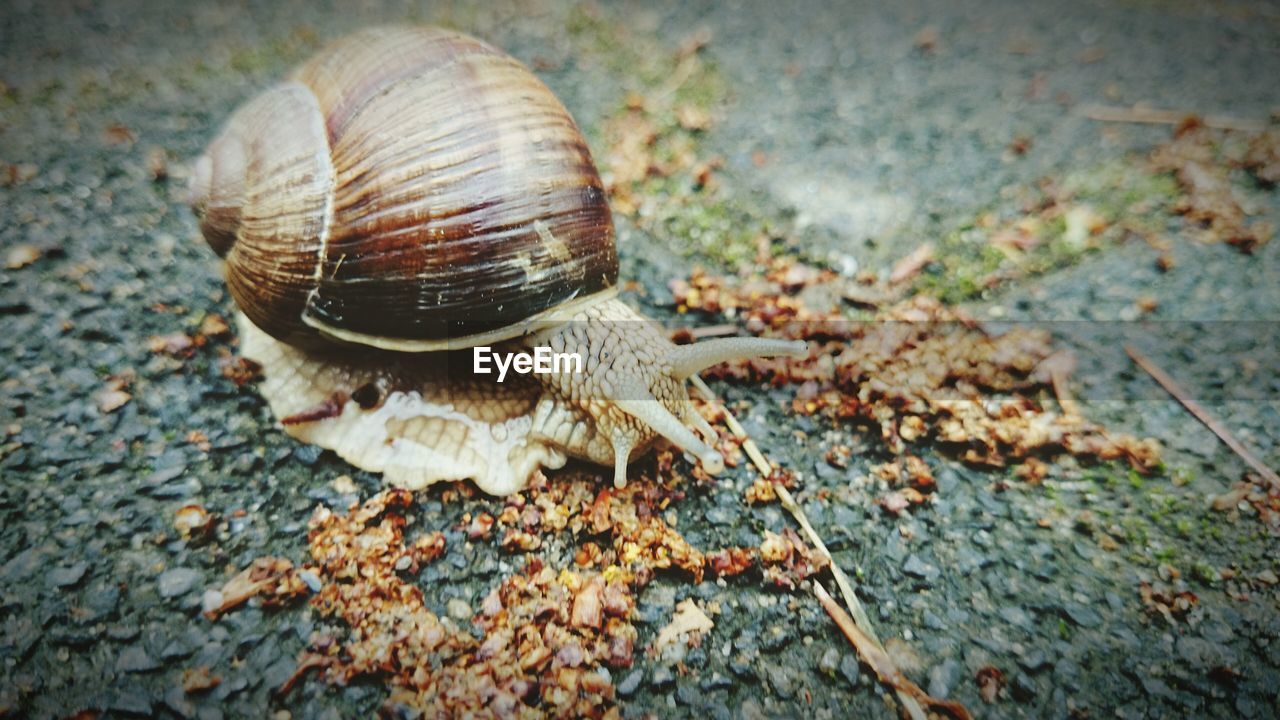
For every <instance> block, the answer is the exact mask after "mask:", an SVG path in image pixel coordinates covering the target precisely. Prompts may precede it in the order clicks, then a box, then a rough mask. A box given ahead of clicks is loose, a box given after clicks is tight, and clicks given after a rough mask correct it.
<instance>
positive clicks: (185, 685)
mask: <svg viewBox="0 0 1280 720" xmlns="http://www.w3.org/2000/svg"><path fill="white" fill-rule="evenodd" d="M221 683H222V678H220V677H218V676H217V675H214V674H213V673H211V672H210V671H209V668H208V667H206V666H204V665H201V666H199V667H193V668H187V669H186V670H183V671H182V691H183V692H185V693H187V694H188V695H190V694H192V693H198V692H205V691H207V690H212V689H214V688H216V687H218V685H219V684H221Z"/></svg>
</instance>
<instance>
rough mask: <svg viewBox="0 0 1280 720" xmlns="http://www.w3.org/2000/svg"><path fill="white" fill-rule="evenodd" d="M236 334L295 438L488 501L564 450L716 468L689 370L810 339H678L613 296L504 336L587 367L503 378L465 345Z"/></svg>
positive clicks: (390, 475)
mask: <svg viewBox="0 0 1280 720" xmlns="http://www.w3.org/2000/svg"><path fill="white" fill-rule="evenodd" d="M239 329H240V338H241V354H242V355H244V356H245V357H247V358H249V359H251V360H254V361H256V362H258V363H259V364H261V365H262V367H263V376H264V379H263V381H262V384H261V386H260V390H261V392H262V394H263V397H265V398H266V399H267V402H268V404H270V406H271V410H272V412H273V413H274V414H275V415H276V416H277V417H279V418H283V419H286V423H285V425H284V427H285V431H286V432H288V433H289V434H291V435H293V436H294V437H296V438H298V439H300V440H303V441H305V442H310V443H314V444H316V445H319V446H321V447H324V448H327V449H330V450H333V451H334V452H336V453H337V454H338V455H339V456H340V457H342V458H344V459H346V460H347V461H348V462H350V463H351V464H353V465H356V466H357V467H361V468H364V469H366V470H371V471H374V472H381V473H384V477H385V479H386V480H387V481H388V482H390V483H392V484H394V485H397V486H400V487H406V488H409V489H414V490H416V489H420V488H423V487H426V486H428V485H430V484H432V483H435V482H439V481H444V480H462V479H467V478H470V479H472V480H473V481H474V482H475V484H476V486H477V487H479V488H480V489H481V490H483V491H485V492H487V493H490V494H492V495H507V494H510V493H514V492H518V491H520V490H522V489H524V488H525V487H526V486H527V485H528V483H529V480H530V479H531V478H532V477H533V476H534V475H535V474H536V472H537V471H538V470H539V468H544V467H545V468H551V469H554V468H559V467H561V466H563V465H564V463H565V461H566V456H572V457H577V458H581V459H584V460H589V461H591V462H595V463H599V464H601V465H613V466H614V484H615V486H617V487H622V486H623V485H625V483H626V478H627V463H628V462H629V461H630V460H631V459H632V458H634V457H636V456H638V455H639V454H641V453H643V452H644V451H646V450H647V449H648V448H650V447H651V446H652V445H653V443H654V441H655V440H659V439H660V438H665V439H666V441H668V442H671V443H672V444H674V445H675V446H677V447H679V448H680V449H682V450H684V451H686V452H688V453H690V454H692V455H694V456H695V457H696V458H697V459H698V461H699V462H700V463H701V464H702V466H703V468H704V469H705V470H707V471H708V472H710V473H712V474H715V473H718V472H720V470H722V469H723V467H724V461H723V459H722V458H721V456H720V454H719V453H718V452H716V451H715V450H714V449H713V448H712V447H711V446H709V445H708V444H707V443H706V442H704V440H703V439H702V438H699V437H698V436H697V434H695V432H694V431H693V430H690V429H689V428H690V426H692V427H693V428H696V430H697V431H698V432H700V433H701V434H702V436H703V437H704V438H706V439H708V440H713V439H714V438H715V437H716V435H715V432H714V430H712V428H711V427H710V426H709V425H708V424H707V422H706V421H705V420H704V419H703V418H702V417H701V416H700V415H699V414H698V412H697V410H696V409H695V408H694V407H693V404H692V403H691V402H690V400H689V395H688V390H687V388H686V385H685V378H686V377H688V375H689V374H692V373H693V372H696V370H697V369H701V368H702V367H706V366H708V365H712V364H715V363H717V362H720V361H722V360H724V359H725V358H726V357H734V356H740V355H748V356H761V355H798V354H803V353H804V352H805V351H806V349H805V345H804V343H797V342H791V341H784V340H763V339H758V338H741V339H737V340H724V341H711V342H704V343H698V344H697V345H688V346H675V345H672V344H671V343H670V341H668V340H667V339H666V338H665V337H664V336H663V334H662V333H661V331H660V330H659V329H658V328H657V327H655V326H654V325H653V324H652V323H650V322H649V321H647V320H645V319H644V318H643V317H642V316H640V315H639V314H637V313H636V312H635V311H634V310H632V309H631V308H630V307H628V306H627V305H625V304H623V303H621V302H619V301H617V300H610V301H607V302H603V303H600V304H598V305H596V306H595V307H592V308H590V309H587V310H584V311H582V312H581V313H579V314H577V315H576V316H574V317H573V318H572V319H571V320H570V321H569V322H566V323H564V324H562V325H559V326H557V327H554V328H550V329H548V330H545V331H542V332H539V333H536V334H534V335H530V336H527V337H525V338H523V339H521V340H512V341H508V343H507V344H508V346H510V349H518V347H519V346H525V347H532V346H537V345H542V346H545V347H550V348H552V350H553V351H555V352H569V353H575V354H579V355H581V356H582V357H583V359H584V369H583V370H584V371H583V372H582V373H580V374H575V373H569V372H564V373H558V374H556V373H548V374H540V375H527V376H526V375H515V374H512V375H509V376H508V377H507V380H506V381H505V382H503V383H496V382H494V381H493V380H492V378H491V376H476V375H473V374H472V373H471V357H470V354H469V353H416V354H410V353H401V352H393V351H381V350H368V349H358V350H353V349H343V348H336V349H326V350H304V349H300V348H295V347H291V346H289V345H287V344H285V343H282V342H280V341H278V340H276V339H274V338H272V337H271V336H270V335H267V334H266V333H265V332H263V331H262V330H260V329H258V328H257V327H255V326H254V325H253V324H252V323H251V322H250V321H249V320H248V319H247V318H246V317H245V316H244V315H243V314H241V315H240V317H239ZM681 365H683V366H684V367H683V368H682V367H680V366H681ZM374 387H376V388H380V391H379V393H378V396H377V398H376V400H373V401H368V400H366V401H365V403H364V405H362V403H361V402H360V400H358V399H357V398H360V397H361V395H362V393H363V392H364V391H365V390H367V389H368V388H374ZM365 405H368V407H366V406H365ZM322 407H329V408H331V410H330V411H329V412H327V413H325V415H326V416H325V417H323V418H320V419H316V420H311V421H304V422H288V419H289V418H291V417H298V416H305V415H307V414H308V413H311V412H312V411H314V410H315V409H316V408H322ZM659 428H662V429H663V430H666V432H661V431H660V430H659Z"/></svg>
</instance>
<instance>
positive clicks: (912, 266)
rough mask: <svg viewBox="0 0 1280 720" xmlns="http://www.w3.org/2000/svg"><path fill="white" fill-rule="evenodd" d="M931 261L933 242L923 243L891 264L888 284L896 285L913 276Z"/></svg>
mask: <svg viewBox="0 0 1280 720" xmlns="http://www.w3.org/2000/svg"><path fill="white" fill-rule="evenodd" d="M931 262H933V243H923V244H922V245H920V246H919V247H917V248H916V249H915V250H912V251H911V252H910V253H908V254H907V255H906V257H903V258H902V259H901V260H899V261H898V262H897V264H895V265H894V266H893V271H892V272H890V273H889V284H890V285H898V284H900V283H903V282H906V281H907V280H910V279H911V278H914V277H915V276H916V275H919V274H920V271H921V270H923V269H924V268H925V266H926V265H928V264H929V263H931Z"/></svg>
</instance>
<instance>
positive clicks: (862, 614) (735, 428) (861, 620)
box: [691, 375, 967, 720]
mask: <svg viewBox="0 0 1280 720" xmlns="http://www.w3.org/2000/svg"><path fill="white" fill-rule="evenodd" d="M691 382H692V384H693V386H694V387H695V388H696V389H697V390H698V392H699V393H701V394H702V397H703V399H705V400H706V401H707V402H708V403H711V404H712V405H714V406H716V407H718V408H719V409H721V410H723V411H724V421H725V425H727V426H728V427H729V431H730V432H732V433H733V434H734V437H737V438H738V439H739V440H741V441H742V449H743V450H745V451H746V453H747V457H749V458H751V462H752V463H753V464H755V466H756V470H758V471H759V472H760V474H761V476H762V477H765V478H767V477H769V476H770V475H772V474H773V465H772V463H770V462H769V459H768V458H766V457H765V456H764V453H763V452H761V451H760V447H759V446H758V445H756V442H755V440H752V439H751V436H750V435H748V434H747V431H746V428H744V427H742V423H740V422H738V418H736V417H735V416H734V415H733V413H731V412H729V409H728V408H726V407H724V406H723V404H722V403H721V402H720V400H719V398H717V397H716V394H715V393H714V392H712V390H711V388H710V387H708V386H707V384H706V383H705V382H704V381H703V380H702V378H700V377H698V376H697V375H694V376H693V377H692V378H691ZM774 489H775V490H776V491H777V493H778V497H779V498H780V499H781V500H782V506H783V507H784V508H786V509H787V512H789V513H791V516H792V517H794V518H795V520H796V522H797V523H799V524H800V527H801V529H803V530H804V533H805V535H806V536H807V537H808V538H809V542H811V543H813V545H814V547H816V548H817V549H818V552H819V553H821V554H822V557H823V558H825V559H826V560H827V562H828V563H829V564H830V567H831V574H832V576H834V577H835V580H836V585H837V586H839V588H840V594H841V595H842V596H843V597H844V601H845V603H846V604H847V605H848V606H849V609H850V611H852V612H853V616H854V618H856V620H855V619H854V618H849V615H848V614H847V613H845V612H844V610H842V609H841V608H840V607H839V606H838V605H835V604H834V601H832V606H833V607H835V609H836V610H838V611H839V612H840V614H841V615H842V616H844V617H845V618H846V619H848V620H849V623H850V624H856V629H857V631H858V632H859V633H860V634H861V635H862V636H864V637H866V638H867V639H868V641H869V642H868V643H866V644H865V645H866V647H870V648H874V649H875V650H876V651H877V652H879V653H880V654H884V646H882V645H881V644H880V638H879V637H878V636H877V635H876V632H875V629H874V628H873V627H872V626H871V619H870V618H868V617H867V611H866V610H865V609H863V607H862V603H861V601H859V600H858V596H857V595H856V594H855V593H854V591H853V583H852V582H850V580H849V577H848V576H847V575H845V573H844V571H843V570H841V569H840V566H839V565H838V564H836V561H835V559H834V558H832V557H831V551H829V550H827V545H826V543H824V542H822V538H821V537H820V536H819V535H818V533H817V531H816V530H814V529H813V525H811V524H810V523H809V518H808V516H806V515H805V514H804V510H802V509H801V508H800V505H799V504H798V503H796V500H795V497H794V496H792V494H791V491H790V490H788V489H787V488H786V487H785V486H783V485H781V484H778V485H776V486H775V488H774ZM814 588H815V589H816V591H819V592H821V593H822V595H826V592H825V591H823V590H822V586H821V585H820V584H818V583H817V582H816V581H815V582H814ZM822 595H819V599H821V598H822ZM827 600H830V597H829V596H828V598H827ZM825 604H826V603H825V602H824V605H825ZM827 612H828V614H830V613H831V610H830V608H828V610H827ZM832 618H833V619H835V620H836V624H837V625H838V624H839V623H840V621H839V619H838V618H836V616H835V615H834V614H833V615H832ZM842 630H843V628H842ZM848 634H849V633H848V631H847V630H846V631H845V635H846V637H847V636H848ZM854 647H855V648H856V649H857V650H858V651H859V654H860V655H861V656H862V657H863V659H864V660H866V661H867V663H868V664H871V659H870V658H868V657H867V656H866V655H865V654H864V653H863V652H862V651H863V646H861V645H858V644H857V643H854ZM872 667H875V666H874V665H872ZM904 680H905V678H904ZM889 684H890V685H893V687H894V690H895V691H896V692H897V695H898V699H899V700H900V701H902V706H903V708H904V709H905V710H906V712H907V715H908V716H910V717H911V718H912V720H926V717H927V716H926V715H925V713H924V709H923V708H921V707H920V703H919V702H917V700H916V698H915V697H914V696H913V695H912V694H911V693H910V692H908V691H906V690H904V689H903V688H901V687H899V686H898V685H896V684H894V683H892V682H890V683H889ZM908 684H910V683H909V682H908ZM912 687H914V686H912ZM916 689H917V690H919V688H916ZM961 709H963V708H961ZM966 716H967V715H966Z"/></svg>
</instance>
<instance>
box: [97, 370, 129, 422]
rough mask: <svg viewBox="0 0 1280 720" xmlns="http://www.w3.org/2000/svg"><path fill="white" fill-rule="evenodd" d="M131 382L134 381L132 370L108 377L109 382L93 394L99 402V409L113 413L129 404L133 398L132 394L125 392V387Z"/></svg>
mask: <svg viewBox="0 0 1280 720" xmlns="http://www.w3.org/2000/svg"><path fill="white" fill-rule="evenodd" d="M131 382H133V373H132V372H131V371H130V372H125V373H121V374H119V375H112V376H111V377H109V378H107V382H106V383H105V384H103V386H102V389H101V390H99V391H98V392H97V393H95V394H94V396H93V398H94V400H95V401H96V402H97V404H98V410H100V411H102V412H104V413H112V412H115V411H116V410H119V409H120V408H122V407H124V406H125V405H127V404H128V403H129V401H130V400H132V399H133V396H132V395H130V394H129V393H128V392H125V388H127V387H129V384H130V383H131Z"/></svg>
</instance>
